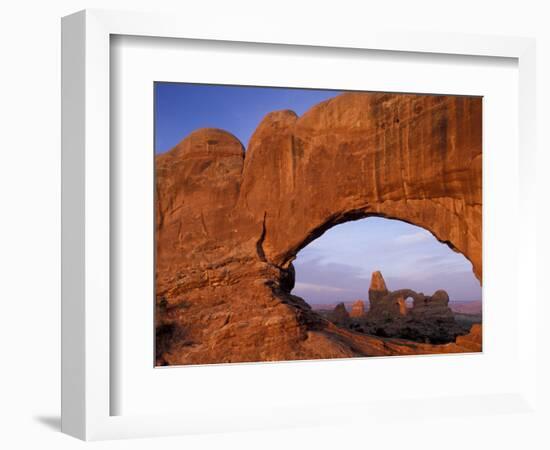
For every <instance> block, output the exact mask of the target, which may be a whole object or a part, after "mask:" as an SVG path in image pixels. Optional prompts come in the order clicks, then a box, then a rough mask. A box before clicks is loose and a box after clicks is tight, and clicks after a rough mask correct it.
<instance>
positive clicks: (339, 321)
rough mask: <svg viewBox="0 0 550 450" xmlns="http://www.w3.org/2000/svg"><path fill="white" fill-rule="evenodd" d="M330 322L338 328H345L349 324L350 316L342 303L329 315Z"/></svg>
mask: <svg viewBox="0 0 550 450" xmlns="http://www.w3.org/2000/svg"><path fill="white" fill-rule="evenodd" d="M330 321H331V322H333V323H335V324H336V325H338V326H342V327H346V326H348V325H349V323H350V315H349V313H348V310H347V309H346V307H345V305H344V304H343V303H338V304H337V305H336V307H335V308H334V310H333V311H332V312H331V313H330Z"/></svg>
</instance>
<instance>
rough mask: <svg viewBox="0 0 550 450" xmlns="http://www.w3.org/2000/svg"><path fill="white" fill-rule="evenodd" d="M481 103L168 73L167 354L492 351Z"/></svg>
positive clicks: (160, 105) (163, 275)
mask: <svg viewBox="0 0 550 450" xmlns="http://www.w3.org/2000/svg"><path fill="white" fill-rule="evenodd" d="M482 104H483V98H482V97H480V96H459V95H432V94H416V93H393V92H367V91H344V90H337V89H335V90H326V89H310V88H296V87H289V88H286V87H262V86H233V85H210V84H196V83H174V82H155V84H154V117H153V120H154V154H155V164H154V167H155V169H154V170H155V186H154V189H155V197H154V198H155V199H154V202H155V204H154V210H155V299H154V301H155V305H154V308H155V361H154V364H155V366H182V365H202V364H224V363H240V362H274V361H295V360H319V359H334V358H358V357H359V358H361V357H374V356H411V355H426V354H432V355H433V354H449V353H455V354H459V353H476V352H482V194H483V193H482Z"/></svg>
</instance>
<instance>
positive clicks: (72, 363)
mask: <svg viewBox="0 0 550 450" xmlns="http://www.w3.org/2000/svg"><path fill="white" fill-rule="evenodd" d="M203 25H204V24H201V23H197V22H191V21H186V20H185V18H184V17H174V16H172V15H165V14H144V13H128V12H112V11H109V12H107V11H97V10H92V11H90V10H87V11H82V12H79V13H76V14H73V15H71V16H67V17H65V18H64V19H63V22H62V51H63V63H62V77H63V80H62V81H63V83H62V107H63V113H62V123H63V133H62V144H63V153H62V173H63V180H62V227H63V228H62V430H63V431H64V432H65V433H67V434H70V435H73V436H76V437H78V438H81V439H85V440H97V439H111V438H124V437H128V438H129V437H146V436H162V435H173V434H184V433H197V432H211V431H212V432H213V431H222V430H227V431H233V430H247V429H258V428H265V427H281V426H286V425H293V426H296V425H311V424H323V423H329V422H334V421H338V420H344V421H345V420H348V419H349V418H350V417H352V416H353V417H372V416H374V415H375V414H376V413H377V411H378V413H380V411H386V412H382V413H381V414H388V412H387V411H389V410H390V409H391V405H390V404H389V403H388V404H387V405H384V404H383V402H382V404H381V403H379V402H378V403H376V404H373V405H369V404H363V403H361V404H347V403H346V404H342V405H331V408H330V411H327V410H325V409H323V408H321V409H319V407H318V406H316V405H308V404H304V405H302V406H301V407H300V408H296V407H294V408H292V409H288V408H287V409H285V408H284V407H280V406H278V408H282V409H283V410H284V413H283V414H279V415H277V417H284V419H280V420H270V419H272V417H270V416H269V414H267V413H261V412H258V413H256V412H255V411H240V412H239V413H235V414H234V417H230V416H231V415H232V414H231V412H230V411H227V410H224V409H223V408H221V411H220V412H219V414H215V413H209V414H195V415H192V414H177V413H174V414H150V415H147V414H135V415H116V416H115V415H112V414H111V411H112V405H111V396H112V390H113V389H114V388H115V386H113V384H112V382H111V381H112V380H111V370H110V366H111V363H112V361H111V359H110V358H111V340H110V336H111V335H112V334H113V332H114V330H113V327H116V323H112V321H111V319H110V314H111V313H110V296H111V280H110V257H111V245H112V242H111V240H110V227H111V212H110V198H111V197H110V196H111V192H110V183H111V182H112V177H115V176H116V174H113V173H111V169H110V152H109V149H110V145H111V130H110V126H111V123H110V105H111V101H112V99H111V92H110V82H111V81H110V61H111V60H110V58H111V54H110V40H111V36H113V35H119V36H120V35H122V36H143V37H163V38H178V39H193V40H197V39H200V40H212V41H224V42H237V43H256V44H285V45H299V46H304V47H316V48H318V47H326V48H331V49H333V50H334V49H336V50H337V49H368V50H378V51H391V52H409V53H410V52H413V53H417V54H447V55H467V56H483V57H503V58H513V59H516V60H517V62H518V74H519V75H518V77H519V99H518V110H519V123H518V130H519V149H520V151H519V155H520V160H519V172H520V179H519V185H518V192H517V195H518V198H520V199H521V202H520V204H519V205H518V208H519V209H518V210H519V211H520V212H521V214H522V216H523V218H524V220H523V221H522V222H521V224H520V227H521V232H520V233H519V234H520V236H519V237H518V239H519V244H518V249H517V251H518V255H517V259H518V261H519V262H521V264H518V277H519V279H520V280H522V279H523V280H526V279H528V273H529V272H530V271H531V270H532V267H533V264H534V259H535V258H534V255H535V249H536V241H535V239H536V238H535V234H534V233H533V232H532V230H534V228H535V225H534V223H535V217H534V214H533V212H532V211H534V210H535V209H536V208H534V207H533V202H534V201H535V200H534V199H535V195H534V192H533V191H534V184H533V180H532V177H531V174H532V173H534V165H535V156H534V148H535V141H534V139H535V138H534V137H535V130H534V127H535V123H536V121H535V114H536V111H535V96H536V87H535V86H536V85H535V42H534V40H532V39H527V38H511V37H487V36H472V35H456V34H445V33H426V34H417V33H395V32H387V31H384V30H378V29H376V30H374V29H371V31H367V32H363V31H357V30H349V31H348V32H347V33H338V35H325V33H324V32H321V30H319V32H318V33H317V34H316V33H315V32H312V30H308V32H307V33H305V32H304V31H303V30H296V29H291V30H284V31H282V30H281V29H280V28H278V27H275V26H274V27H272V28H269V27H267V28H266V27H260V26H258V25H251V27H250V28H248V29H235V28H233V27H232V26H231V24H226V25H225V26H223V24H222V25H221V26H216V29H215V30H213V29H209V28H208V27H204V26H203ZM218 25H220V24H218ZM313 31H314V30H313ZM523 286H526V285H523ZM526 289H527V291H523V292H522V293H523V294H525V300H524V299H522V302H521V304H520V305H519V306H520V310H519V314H518V323H517V326H518V330H519V331H518V335H519V339H520V341H522V342H535V341H536V326H534V325H535V322H536V321H535V319H534V318H533V317H532V315H531V314H529V311H532V310H534V309H535V308H534V306H533V305H534V302H535V301H536V292H535V289H534V285H533V287H532V288H530V287H527V288H526ZM529 289H531V291H529ZM527 347H529V346H525V351H522V352H521V354H520V360H521V370H520V376H519V379H518V382H517V385H516V386H515V387H516V388H515V390H512V391H509V392H502V394H499V395H494V394H491V395H490V396H485V397H483V396H482V395H481V394H480V395H478V396H475V398H474V397H472V398H471V399H470V401H469V402H465V400H464V399H463V398H458V399H457V398H436V399H433V398H432V399H429V400H428V399H424V402H432V403H434V405H435V404H437V408H438V410H440V411H442V414H445V411H453V413H454V414H457V413H458V414H460V415H468V414H471V411H469V409H470V407H471V405H472V404H475V405H477V407H478V410H477V413H479V411H480V410H482V411H483V412H484V413H486V414H493V413H497V412H499V411H500V410H501V409H502V408H503V407H504V406H503V405H505V409H506V408H508V409H511V410H513V411H515V412H518V413H525V414H527V413H529V414H537V413H538V412H537V411H538V409H537V408H539V407H540V406H539V405H536V402H535V399H536V398H537V385H536V382H535V380H536V375H537V368H536V358H537V354H536V352H533V351H531V350H529V351H527ZM531 348H532V346H531ZM249 367H250V366H249ZM401 400H402V401H403V404H405V403H407V406H406V407H407V408H408V410H409V411H410V412H411V414H414V413H415V411H416V413H418V411H420V410H422V402H419V401H418V400H410V399H407V400H406V401H405V399H401ZM394 401H395V400H394ZM479 408H480V409H479ZM237 409H238V408H237ZM388 417H390V419H391V417H392V416H391V414H389V415H388ZM243 418H245V419H246V420H243ZM304 418H306V419H304ZM349 420H351V419H349ZM392 420H393V419H392Z"/></svg>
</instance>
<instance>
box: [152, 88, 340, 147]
mask: <svg viewBox="0 0 550 450" xmlns="http://www.w3.org/2000/svg"><path fill="white" fill-rule="evenodd" d="M339 93H340V91H324V90H312V89H284V88H255V87H245V86H221V85H207V84H186V83H155V152H156V153H162V152H165V151H167V150H170V149H171V148H172V147H174V146H175V145H176V144H177V143H178V142H180V141H181V140H182V139H183V138H184V137H185V136H187V135H188V134H189V133H191V132H192V131H194V130H196V129H197V128H222V129H224V130H227V131H230V132H231V133H232V134H234V135H235V136H236V137H237V138H239V140H240V141H241V142H242V143H243V145H244V146H245V147H246V146H247V145H248V141H249V140H250V136H252V133H253V132H254V130H255V129H256V127H257V126H258V124H259V122H260V121H261V120H262V118H263V117H264V116H265V115H266V114H268V113H270V112H271V111H277V110H281V109H292V110H293V111H294V112H295V113H296V114H298V115H302V114H303V113H304V112H306V111H307V110H308V109H309V108H311V107H312V106H313V105H315V104H317V103H319V102H322V101H323V100H326V99H329V98H332V97H334V96H336V95H338V94H339Z"/></svg>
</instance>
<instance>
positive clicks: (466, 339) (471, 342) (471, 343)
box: [456, 323, 483, 352]
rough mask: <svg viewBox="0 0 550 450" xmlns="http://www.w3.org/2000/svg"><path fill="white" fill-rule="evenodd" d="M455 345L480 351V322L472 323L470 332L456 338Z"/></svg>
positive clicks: (470, 350)
mask: <svg viewBox="0 0 550 450" xmlns="http://www.w3.org/2000/svg"><path fill="white" fill-rule="evenodd" d="M456 345H457V346H459V347H462V348H464V349H465V351H469V352H480V351H481V350H482V346H483V333H482V326H481V324H478V323H476V324H474V325H472V328H471V329H470V332H469V333H468V334H467V335H465V336H458V337H457V338H456Z"/></svg>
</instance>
